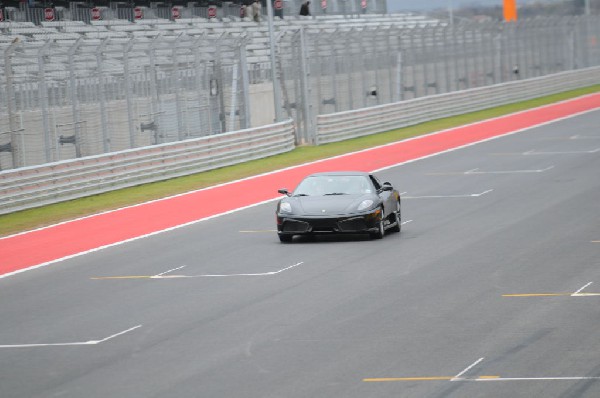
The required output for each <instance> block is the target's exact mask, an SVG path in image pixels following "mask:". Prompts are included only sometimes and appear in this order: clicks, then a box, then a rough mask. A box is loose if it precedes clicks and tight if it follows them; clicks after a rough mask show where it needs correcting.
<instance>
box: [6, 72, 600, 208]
mask: <svg viewBox="0 0 600 398" xmlns="http://www.w3.org/2000/svg"><path fill="white" fill-rule="evenodd" d="M598 82H600V67H595V68H588V69H582V70H577V71H570V72H563V73H559V74H555V75H550V76H545V77H539V78H534V79H529V80H522V81H516V82H510V83H504V84H499V85H495V86H489V87H483V88H476V89H472V90H465V91H459V92H452V93H448V94H441V95H434V96H430V97H422V98H417V99H412V100H408V101H403V102H398V103H394V104H388V105H381V106H376V107H371V108H363V109H360V110H356V111H347V112H340V113H335V114H328V115H321V116H318V117H317V134H318V135H317V138H318V144H324V143H327V142H335V141H341V140H346V139H350V138H355V137H359V136H364V135H368V134H375V133H379V132H384V131H389V130H392V129H397V128H401V127H405V126H409V125H415V124H418V123H422V122H425V121H429V120H434V119H439V118H443V117H448V116H453V115H457V114H464V113H466V112H472V111H476V110H481V109H485V108H490V107H494V106H499V105H504V104H508V103H512V102H518V101H523V100H527V99H531V98H536V97H540V96H544V95H549V94H553V93H558V92H563V91H568V90H572V89H575V88H579V87H586V86H592V85H594V84H598ZM294 147H295V124H294V121H293V120H287V121H285V122H282V123H278V124H272V125H267V126H262V127H259V128H253V129H246V130H240V131H235V132H230V133H224V134H218V135H212V136H207V137H202V138H197V139H193V140H186V141H179V142H176V143H168V144H161V145H155V146H149V147H144V148H139V149H130V150H125V151H121V152H113V153H107V154H103V155H96V156H90V157H85V158H79V159H75V160H67V161H61V162H56V163H48V164H44V165H41V166H32V167H23V168H19V169H14V170H7V171H2V172H0V214H5V213H10V212H14V211H18V210H24V209H28V208H33V207H39V206H43V205H46V204H51V203H58V202H62V201H66V200H70V199H76V198H80V197H84V196H89V195H94V194H98V193H102V192H107V191H112V190H116V189H121V188H126V187H130V186H134V185H140V184H144V183H149V182H156V181H161V180H166V179H169V178H173V177H178V176H183V175H189V174H193V173H198V172H202V171H206V170H212V169H216V168H220V167H224V166H228V165H232V164H237V163H242V162H246V161H249V160H253V159H259V158H264V157H267V156H271V155H275V154H279V153H284V152H287V151H290V150H292V149H294Z"/></svg>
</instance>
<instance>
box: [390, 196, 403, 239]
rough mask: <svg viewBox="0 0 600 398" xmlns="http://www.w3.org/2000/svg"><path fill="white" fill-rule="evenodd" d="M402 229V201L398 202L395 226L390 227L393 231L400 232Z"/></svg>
mask: <svg viewBox="0 0 600 398" xmlns="http://www.w3.org/2000/svg"><path fill="white" fill-rule="evenodd" d="M401 230H402V213H401V211H400V202H397V203H396V211H395V212H394V226H393V227H392V228H390V231H392V232H400V231H401Z"/></svg>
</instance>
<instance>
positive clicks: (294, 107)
mask: <svg viewBox="0 0 600 398" xmlns="http://www.w3.org/2000/svg"><path fill="white" fill-rule="evenodd" d="M599 39H600V19H599V18H598V17H576V18H549V19H542V20H530V21H524V22H518V23H491V22H490V23H476V24H460V25H448V24H438V25H437V26H431V25H423V26H420V25H418V24H417V25H415V26H414V27H412V28H402V29H398V28H395V27H393V26H391V27H390V26H384V27H356V26H352V27H339V28H337V29H330V28H329V29H317V28H314V27H309V28H300V29H299V30H296V31H291V32H287V33H286V34H285V35H282V36H281V40H280V42H279V45H278V60H279V62H278V76H279V79H280V81H281V91H282V96H283V104H282V106H283V108H284V111H285V112H286V113H287V116H289V117H291V118H293V119H294V120H295V121H296V123H297V126H296V131H297V134H298V137H297V140H298V141H299V142H301V143H313V144H314V143H316V139H315V138H316V135H315V131H316V130H315V126H316V117H317V115H324V114H330V113H336V112H342V111H347V110H352V109H358V108H366V107H370V106H377V105H382V104H389V103H393V102H398V101H403V100H407V99H412V98H419V97H423V96H428V95H434V94H442V93H448V92H453V91H459V90H465V89H471V88H477V87H483V86H489V85H492V84H499V83H505V82H509V81H514V80H520V79H528V78H534V77H539V76H545V75H549V74H553V73H558V72H562V71H567V70H574V69H581V68H585V67H591V66H596V65H600V40H599Z"/></svg>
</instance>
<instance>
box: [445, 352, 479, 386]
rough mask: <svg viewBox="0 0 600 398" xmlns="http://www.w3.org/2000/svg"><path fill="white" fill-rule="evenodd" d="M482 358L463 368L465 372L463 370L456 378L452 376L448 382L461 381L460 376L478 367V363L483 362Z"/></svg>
mask: <svg viewBox="0 0 600 398" xmlns="http://www.w3.org/2000/svg"><path fill="white" fill-rule="evenodd" d="M483 359H484V358H483V357H482V358H479V359H478V360H476V361H475V362H473V363H472V364H471V365H469V366H467V367H466V368H465V370H463V371H462V372H460V373H459V374H457V375H456V376H454V377H453V378H452V379H450V381H456V380H462V379H461V377H462V375H464V374H465V373H467V372H468V371H469V370H471V369H473V368H474V367H475V366H477V365H479V363H480V362H481V361H483Z"/></svg>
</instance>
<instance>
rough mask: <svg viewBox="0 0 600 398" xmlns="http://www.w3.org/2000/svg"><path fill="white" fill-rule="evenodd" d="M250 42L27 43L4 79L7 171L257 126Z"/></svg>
mask: <svg viewBox="0 0 600 398" xmlns="http://www.w3.org/2000/svg"><path fill="white" fill-rule="evenodd" d="M245 43H246V42H245V39H244V38H242V37H239V36H238V37H233V36H230V35H225V34H223V35H221V36H220V37H206V36H198V37H189V36H185V35H182V36H179V37H176V38H170V39H169V38H163V37H161V36H157V37H156V38H155V39H152V40H149V39H135V38H134V39H126V40H109V39H105V40H84V39H79V40H77V41H75V42H74V43H72V44H71V45H68V46H65V45H64V44H59V43H56V42H54V41H50V40H48V41H46V42H42V41H36V42H19V41H16V42H14V43H12V44H11V45H10V46H9V47H7V48H6V49H5V51H4V54H3V60H4V73H3V74H0V79H1V80H0V115H1V117H0V169H8V168H16V167H23V166H30V165H35V164H41V163H50V162H56V161H61V160H65V159H71V158H75V157H84V156H90V155H96V154H100V153H107V152H113V151H119V150H123V149H130V148H137V147H143V146H148V145H155V144H161V143H166V142H173V141H181V140H184V139H190V138H196V137H201V136H206V135H212V134H218V133H223V132H227V131H233V130H239V129H244V128H248V127H249V126H250V123H249V117H250V115H249V111H248V84H249V83H248V72H247V70H248V68H247V66H246V58H245Z"/></svg>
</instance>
